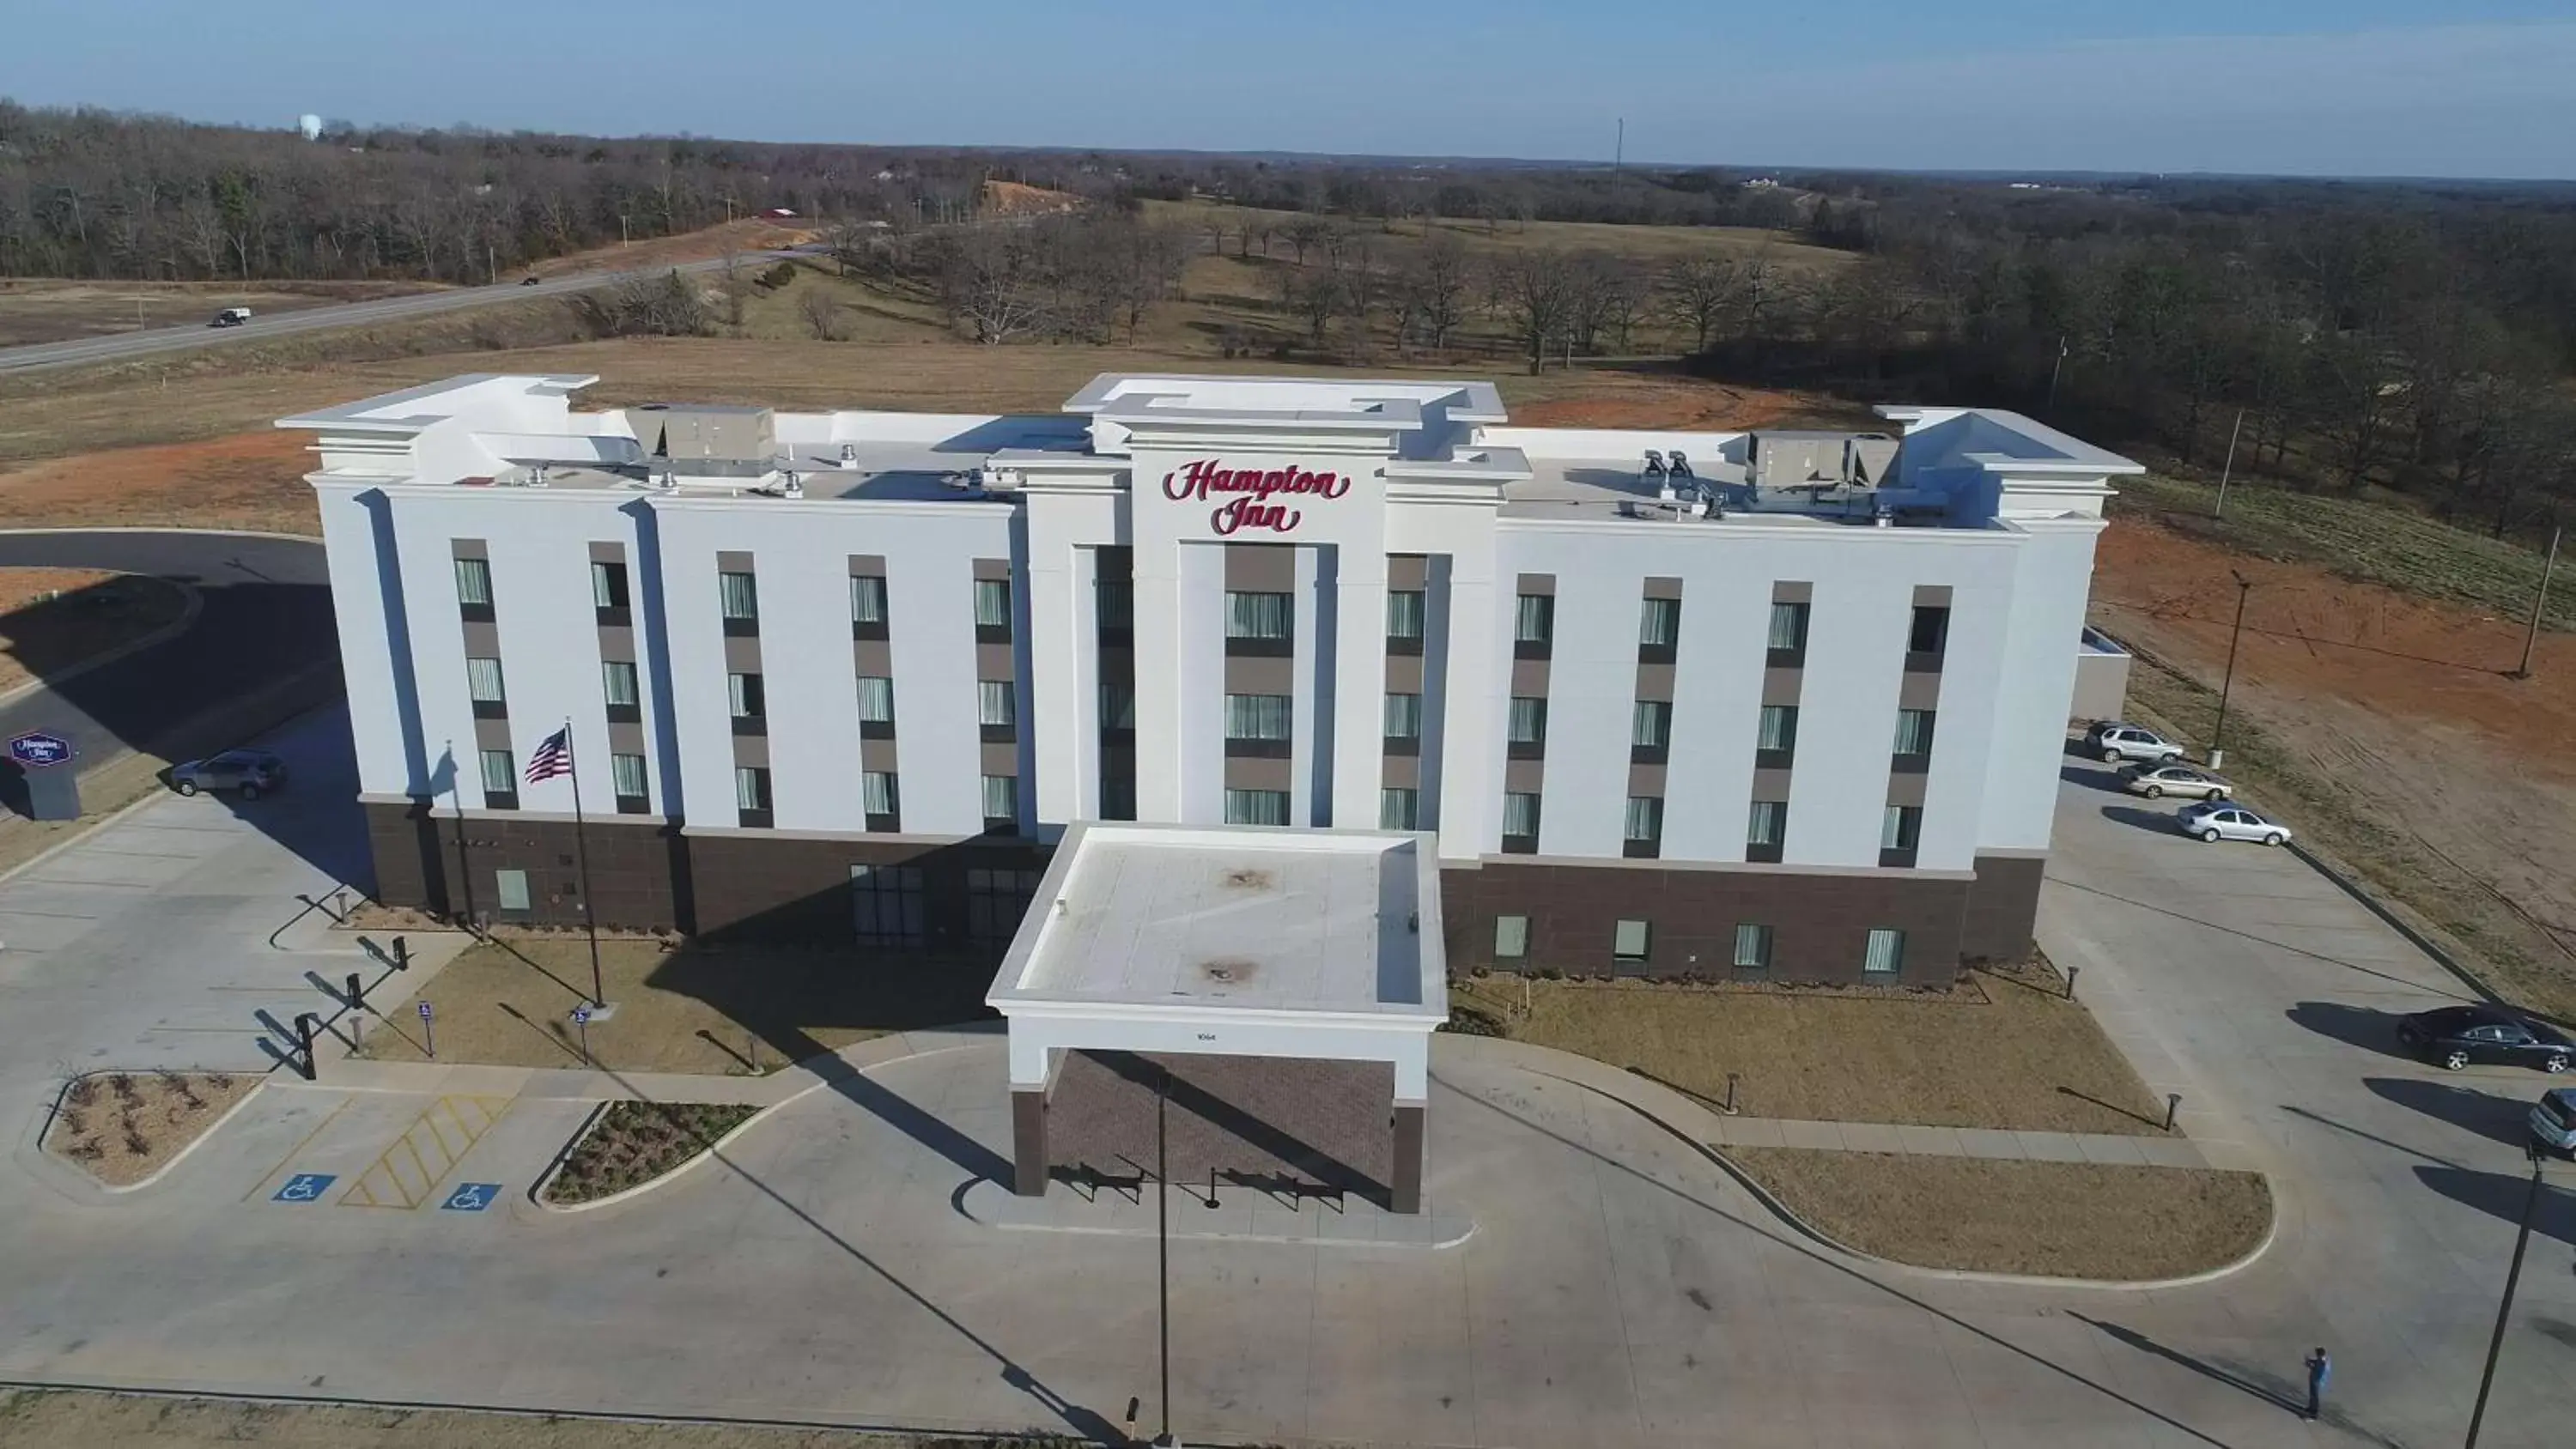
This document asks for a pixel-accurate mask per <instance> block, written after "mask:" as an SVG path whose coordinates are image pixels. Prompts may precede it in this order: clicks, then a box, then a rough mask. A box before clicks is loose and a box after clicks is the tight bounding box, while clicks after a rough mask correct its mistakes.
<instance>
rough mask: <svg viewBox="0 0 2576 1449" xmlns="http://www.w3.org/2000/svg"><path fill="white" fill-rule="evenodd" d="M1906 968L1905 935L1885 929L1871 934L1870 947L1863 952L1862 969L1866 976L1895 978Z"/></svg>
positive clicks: (1901, 932)
mask: <svg viewBox="0 0 2576 1449" xmlns="http://www.w3.org/2000/svg"><path fill="white" fill-rule="evenodd" d="M1904 966H1905V933H1904V932H1903V931H1891V930H1887V929H1885V928H1883V927H1882V928H1880V929H1877V930H1873V931H1871V932H1870V933H1869V945H1868V946H1867V947H1866V948H1864V949H1863V950H1862V952H1861V958H1860V969H1861V971H1862V973H1863V974H1864V975H1869V976H1893V975H1895V974H1896V973H1897V972H1898V971H1900V970H1902V969H1904Z"/></svg>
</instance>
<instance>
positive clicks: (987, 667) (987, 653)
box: [975, 644, 1014, 679]
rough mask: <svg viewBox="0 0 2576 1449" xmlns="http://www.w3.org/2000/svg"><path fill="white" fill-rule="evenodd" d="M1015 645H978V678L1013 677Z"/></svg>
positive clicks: (976, 668)
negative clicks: (1012, 666) (1013, 651)
mask: <svg viewBox="0 0 2576 1449" xmlns="http://www.w3.org/2000/svg"><path fill="white" fill-rule="evenodd" d="M1013 647H1014V646H1012V645H1009V644H978V645H976V646H975V677H976V678H977V679H1009V678H1010V677H1011V663H1012V660H1011V650H1012V648H1013Z"/></svg>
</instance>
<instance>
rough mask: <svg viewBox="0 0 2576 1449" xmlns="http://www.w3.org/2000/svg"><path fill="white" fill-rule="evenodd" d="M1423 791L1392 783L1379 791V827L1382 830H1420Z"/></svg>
mask: <svg viewBox="0 0 2576 1449" xmlns="http://www.w3.org/2000/svg"><path fill="white" fill-rule="evenodd" d="M1421 813H1422V792H1421V791H1419V790H1410V789H1404V788H1400V787H1398V786H1393V785H1390V786H1388V787H1386V788H1385V789H1382V790H1380V791H1378V792H1377V828H1378V829H1380V830H1419V829H1421V828H1422V827H1421V826H1420V825H1418V824H1417V823H1415V822H1416V821H1418V820H1419V819H1420V818H1421Z"/></svg>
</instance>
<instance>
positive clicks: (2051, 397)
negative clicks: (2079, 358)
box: [2048, 337, 2066, 416]
mask: <svg viewBox="0 0 2576 1449" xmlns="http://www.w3.org/2000/svg"><path fill="white" fill-rule="evenodd" d="M2064 371H2066V339H2065V338H2063V337H2060V338H2058V339H2057V361H2056V362H2055V363H2054V364H2052V365H2051V366H2050V367H2049V369H2048V411H2049V413H2050V414H2051V415H2052V416H2053V415H2055V413H2056V412H2057V378H2058V374H2060V373H2062V372H2064Z"/></svg>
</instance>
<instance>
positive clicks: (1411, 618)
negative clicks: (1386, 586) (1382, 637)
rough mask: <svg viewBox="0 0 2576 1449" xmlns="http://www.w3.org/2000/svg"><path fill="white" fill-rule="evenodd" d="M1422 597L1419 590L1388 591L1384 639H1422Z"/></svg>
mask: <svg viewBox="0 0 2576 1449" xmlns="http://www.w3.org/2000/svg"><path fill="white" fill-rule="evenodd" d="M1422 619H1423V595H1422V590H1420V589H1390V590H1388V591H1387V595H1386V637H1388V638H1389V639H1420V638H1421V637H1422Z"/></svg>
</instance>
